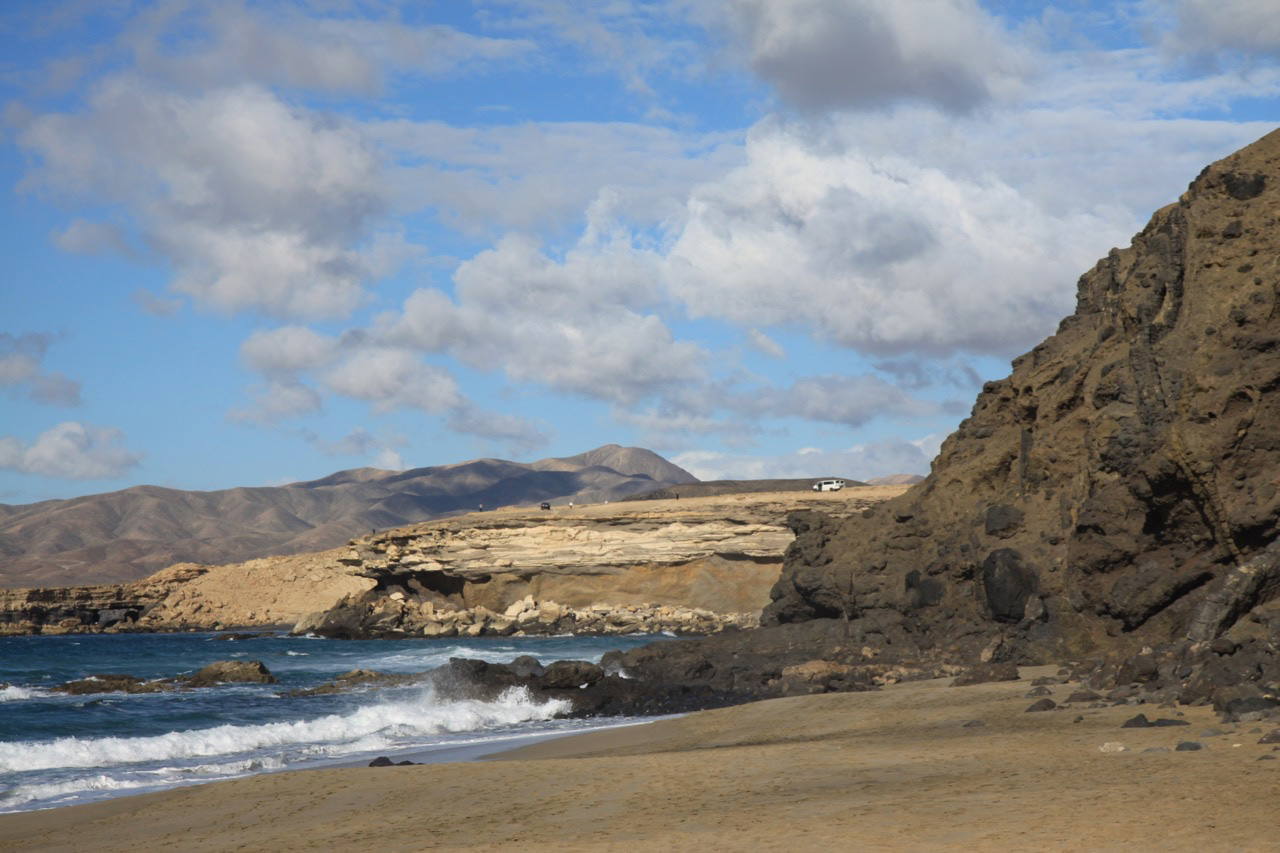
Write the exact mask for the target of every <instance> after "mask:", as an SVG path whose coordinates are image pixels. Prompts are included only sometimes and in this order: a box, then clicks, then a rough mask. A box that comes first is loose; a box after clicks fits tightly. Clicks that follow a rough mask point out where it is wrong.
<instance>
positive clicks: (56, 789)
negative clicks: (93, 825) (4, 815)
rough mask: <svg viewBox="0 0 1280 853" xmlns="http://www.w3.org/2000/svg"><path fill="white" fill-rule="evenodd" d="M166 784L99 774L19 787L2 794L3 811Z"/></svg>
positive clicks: (0, 797) (1, 806)
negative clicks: (101, 792)
mask: <svg viewBox="0 0 1280 853" xmlns="http://www.w3.org/2000/svg"><path fill="white" fill-rule="evenodd" d="M163 784H164V783H162V782H158V781H156V780H154V779H152V780H147V779H122V778H119V777H116V776H110V775H107V774H97V775H94V776H81V777H79V778H76V779H71V780H68V781H65V782H46V783H43V784H35V785H19V786H18V787H16V788H12V789H10V790H8V791H0V811H11V810H16V809H19V808H20V807H21V806H24V805H26V804H27V803H37V802H40V801H51V802H57V801H59V800H75V799H80V797H81V795H84V794H89V793H93V792H99V791H129V790H136V789H138V788H155V787H159V786H161V785H163Z"/></svg>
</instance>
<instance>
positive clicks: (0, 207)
mask: <svg viewBox="0 0 1280 853" xmlns="http://www.w3.org/2000/svg"><path fill="white" fill-rule="evenodd" d="M0 48H2V49H0V185H2V186H3V188H4V189H3V194H0V217H3V226H4V227H3V231H2V232H0V233H2V236H0V240H2V241H3V242H2V244H0V245H2V246H3V252H4V264H3V266H2V267H0V276H3V278H2V279H0V413H2V416H0V501H2V502H5V503H28V502H33V501H38V500H45V499H50V498H64V497H72V496H75V495H81V494H90V493H94V492H102V491H110V490H114V489H119V488H124V487H127V486H131V485H136V484H141V483H154V484H160V485H167V486H173V487H177V488H183V489H217V488H227V487H231V486H238V485H274V484H280V483H285V482H291V481H296V480H305V479H312V478H316V477H320V476H323V475H325V474H327V473H330V472H332V471H335V470H339V469H344V468H356V467H362V466H368V465H372V466H377V467H382V468H408V467H418V466H425V465H438V464H447V463H451V462H457V461H462V460H464V459H469V458H474V457H478V456H500V457H503V458H508V459H517V460H532V459H537V458H542V457H546V456H563V455H571V454H574V453H578V452H581V451H583V450H587V449H589V448H591V447H595V446H597V445H600V444H604V443H609V442H615V443H619V444H626V445H639V446H645V447H650V448H652V449H654V450H656V451H658V452H660V453H662V454H664V455H666V456H667V457H668V458H671V459H673V460H674V461H676V462H677V463H679V464H682V465H684V466H685V467H686V468H688V469H689V470H691V471H692V472H694V473H695V474H697V475H699V476H701V477H703V478H715V477H787V476H802V477H803V476H817V475H821V474H828V473H830V474H837V475H843V476H849V477H858V478H869V477H874V476H879V475H883V474H889V473H896V472H903V471H910V472H921V473H923V472H927V470H928V465H929V460H930V459H931V457H932V455H933V454H934V452H935V451H936V448H937V447H938V445H939V444H940V442H941V441H942V439H943V438H944V437H945V436H946V435H947V434H948V433H950V432H951V431H952V430H953V429H954V428H955V426H956V424H957V423H959V421H960V420H961V419H962V418H963V417H964V416H965V415H966V414H967V413H968V410H969V407H970V406H971V405H972V401H973V398H974V396H975V394H976V393H977V391H978V389H979V388H980V387H981V384H982V382H984V381H986V380H989V379H994V378H999V377H1001V376H1004V375H1006V374H1007V373H1008V369H1009V367H1008V366H1009V361H1010V359H1011V358H1012V357H1014V356H1016V355H1018V354H1019V353H1021V352H1023V351H1025V350H1026V349H1028V348H1029V347H1030V346H1032V345H1034V344H1035V343H1036V342H1037V341H1038V340H1040V339H1042V338H1043V337H1045V336H1046V335H1048V334H1050V333H1051V332H1052V331H1053V330H1054V328H1055V327H1056V325H1057V323H1058V321H1059V319H1060V318H1061V317H1062V316H1064V315H1065V314H1067V313H1069V312H1070V311H1071V310H1072V308H1073V305H1074V297H1075V282H1076V279H1077V278H1078V277H1079V276H1080V275H1081V274H1082V273H1083V272H1085V271H1086V270H1087V269H1088V268H1089V267H1091V266H1092V265H1093V263H1094V262H1095V261H1096V260H1097V259H1098V258H1100V257H1102V256H1104V255H1105V254H1106V253H1107V251H1108V250H1109V249H1110V248H1111V247H1112V246H1123V245H1127V243H1128V241H1129V239H1130V237H1131V236H1132V235H1133V234H1134V233H1135V232H1136V231H1137V230H1138V229H1140V228H1141V226H1142V225H1143V224H1144V223H1145V222H1146V220H1147V218H1148V217H1149V216H1150V214H1151V213H1152V212H1153V211H1154V210H1155V209H1157V208H1158V207H1160V206H1163V205H1165V204H1167V203H1169V202H1171V201H1174V200H1176V199H1177V197H1178V195H1179V194H1180V193H1181V192H1182V191H1183V189H1185V187H1186V185H1187V183H1188V182H1189V181H1190V180H1191V179H1192V178H1193V177H1194V176H1195V175H1196V174H1197V173H1198V172H1199V171H1200V169H1201V168H1202V167H1203V166H1204V165H1206V164H1207V163H1209V162H1211V161H1213V160H1216V159H1218V158H1220V157H1222V156H1225V155H1226V154H1228V153H1230V152H1231V151H1233V150H1235V149H1237V148H1239V147H1241V146H1242V145H1245V144H1247V143H1248V142H1251V141H1253V140H1254V139H1256V138H1258V137H1260V136H1262V135H1263V134H1264V133H1266V132H1268V131H1270V130H1271V129H1273V127H1274V122H1275V120H1276V117H1277V109H1276V108H1277V104H1278V103H1280V100H1278V95H1280V69H1278V68H1277V58H1278V57H1280V4H1275V3H1271V2H1263V0H1213V2H1210V0H1135V2H1122V3H1110V4H1103V3H1085V2H1074V0H1064V2H1059V3H1056V4H1042V3H1029V2H1005V3H999V2H988V3H980V2H976V0H913V2H898V0H704V2H689V0H653V2H638V0H609V2H590V3H588V2H580V3H575V2H555V0H547V1H546V2H521V0H490V2H484V0H479V1H478V2H473V3H465V2H436V3H429V2H428V3H413V4H397V3H392V2H379V1H378V0H361V1H360V2H355V1H354V0H353V2H343V0H314V2H292V3H288V2H199V0H182V2H129V0H92V2H49V0H40V2H22V0H11V2H7V3H5V4H4V5H3V7H2V8H0Z"/></svg>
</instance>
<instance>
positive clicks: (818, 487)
mask: <svg viewBox="0 0 1280 853" xmlns="http://www.w3.org/2000/svg"><path fill="white" fill-rule="evenodd" d="M843 488H844V480H819V481H818V482H816V483H814V484H813V490H814V491H815V492H838V491H840V490H841V489H843Z"/></svg>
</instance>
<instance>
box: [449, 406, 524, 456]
mask: <svg viewBox="0 0 1280 853" xmlns="http://www.w3.org/2000/svg"><path fill="white" fill-rule="evenodd" d="M448 425H449V429H451V430H453V431H454V432H459V433H462V434H464V435H471V436H475V437H476V438H481V439H484V440H486V441H495V442H498V443H500V444H502V445H504V446H506V447H509V448H511V449H512V450H513V451H515V452H518V453H524V452H527V451H529V450H532V449H534V448H536V447H542V446H544V445H545V444H546V443H547V440H548V437H547V433H546V432H545V431H544V430H543V429H542V428H541V427H540V426H539V425H538V424H537V423H535V422H534V421H532V420H530V419H529V418H523V417H520V416H518V415H509V414H503V413H501V412H490V411H485V410H483V409H479V408H476V407H475V406H472V405H467V406H462V407H460V408H458V409H457V410H455V411H454V412H453V413H451V414H450V415H449V419H448Z"/></svg>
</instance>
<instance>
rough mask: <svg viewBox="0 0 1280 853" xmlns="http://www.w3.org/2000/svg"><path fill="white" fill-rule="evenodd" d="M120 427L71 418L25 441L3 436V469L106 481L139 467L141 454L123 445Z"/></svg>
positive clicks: (0, 441)
mask: <svg viewBox="0 0 1280 853" xmlns="http://www.w3.org/2000/svg"><path fill="white" fill-rule="evenodd" d="M123 440H124V434H123V433H121V432H120V430H118V429H113V428H110V427H98V426H94V425H92V424H83V423H78V422H76V421H67V422H65V423H61V424H58V425H57V426H56V427H54V428H52V429H50V430H48V431H46V432H43V433H41V434H40V435H39V436H37V437H36V440H35V441H34V442H32V443H30V444H25V443H23V442H22V441H21V440H19V439H17V438H14V437H12V436H7V437H4V438H0V469H3V470H7V471H17V472H20V473H23V474H35V475H38V476H42V477H59V478H63V479H69V480H106V479H111V478H113V477H119V476H121V475H122V474H124V473H126V472H127V471H129V470H130V469H132V468H134V467H136V466H137V465H138V463H139V462H140V461H141V460H142V454H141V453H134V452H132V451H129V450H127V449H125V448H124V447H122V446H120V445H121V442H122V441H123Z"/></svg>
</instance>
